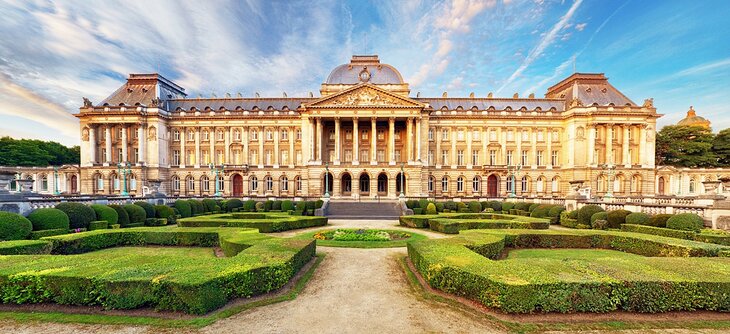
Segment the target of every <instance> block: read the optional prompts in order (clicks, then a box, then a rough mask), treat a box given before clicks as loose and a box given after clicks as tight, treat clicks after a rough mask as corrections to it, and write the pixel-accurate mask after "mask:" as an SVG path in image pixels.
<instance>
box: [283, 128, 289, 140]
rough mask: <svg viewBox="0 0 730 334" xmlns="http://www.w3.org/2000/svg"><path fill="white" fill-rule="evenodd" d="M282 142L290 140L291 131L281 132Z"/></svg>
mask: <svg viewBox="0 0 730 334" xmlns="http://www.w3.org/2000/svg"><path fill="white" fill-rule="evenodd" d="M281 140H289V131H287V130H282V131H281Z"/></svg>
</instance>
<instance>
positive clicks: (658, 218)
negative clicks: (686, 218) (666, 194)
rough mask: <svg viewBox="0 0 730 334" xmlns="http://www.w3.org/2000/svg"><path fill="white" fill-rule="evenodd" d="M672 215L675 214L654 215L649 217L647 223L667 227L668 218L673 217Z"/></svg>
mask: <svg viewBox="0 0 730 334" xmlns="http://www.w3.org/2000/svg"><path fill="white" fill-rule="evenodd" d="M672 216H673V215H670V214H666V213H660V214H658V215H653V216H651V217H650V218H649V223H648V224H647V225H649V226H655V227H667V220H669V218H672Z"/></svg>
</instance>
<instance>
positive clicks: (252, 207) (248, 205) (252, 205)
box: [228, 199, 306, 212]
mask: <svg viewBox="0 0 730 334" xmlns="http://www.w3.org/2000/svg"><path fill="white" fill-rule="evenodd" d="M302 203H304V202H302ZM305 206H306V203H305ZM228 207H229V211H230V204H229V205H228ZM243 210H244V211H248V212H254V211H256V201H254V200H252V199H249V200H247V201H246V202H243Z"/></svg>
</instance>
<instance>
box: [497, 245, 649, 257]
mask: <svg viewBox="0 0 730 334" xmlns="http://www.w3.org/2000/svg"><path fill="white" fill-rule="evenodd" d="M604 258H609V259H620V260H639V259H641V258H643V256H641V255H636V254H631V253H624V252H621V251H615V250H610V249H580V248H575V249H512V250H510V251H509V253H507V258H506V259H507V260H522V259H551V260H596V259H604Z"/></svg>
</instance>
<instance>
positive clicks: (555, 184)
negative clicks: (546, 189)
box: [550, 176, 560, 193]
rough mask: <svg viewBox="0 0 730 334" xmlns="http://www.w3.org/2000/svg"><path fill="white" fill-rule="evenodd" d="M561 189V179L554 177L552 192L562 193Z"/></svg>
mask: <svg viewBox="0 0 730 334" xmlns="http://www.w3.org/2000/svg"><path fill="white" fill-rule="evenodd" d="M559 187H560V179H558V177H557V176H555V177H553V180H552V186H551V187H550V188H551V190H552V192H554V193H556V192H559V191H560V190H559Z"/></svg>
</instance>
